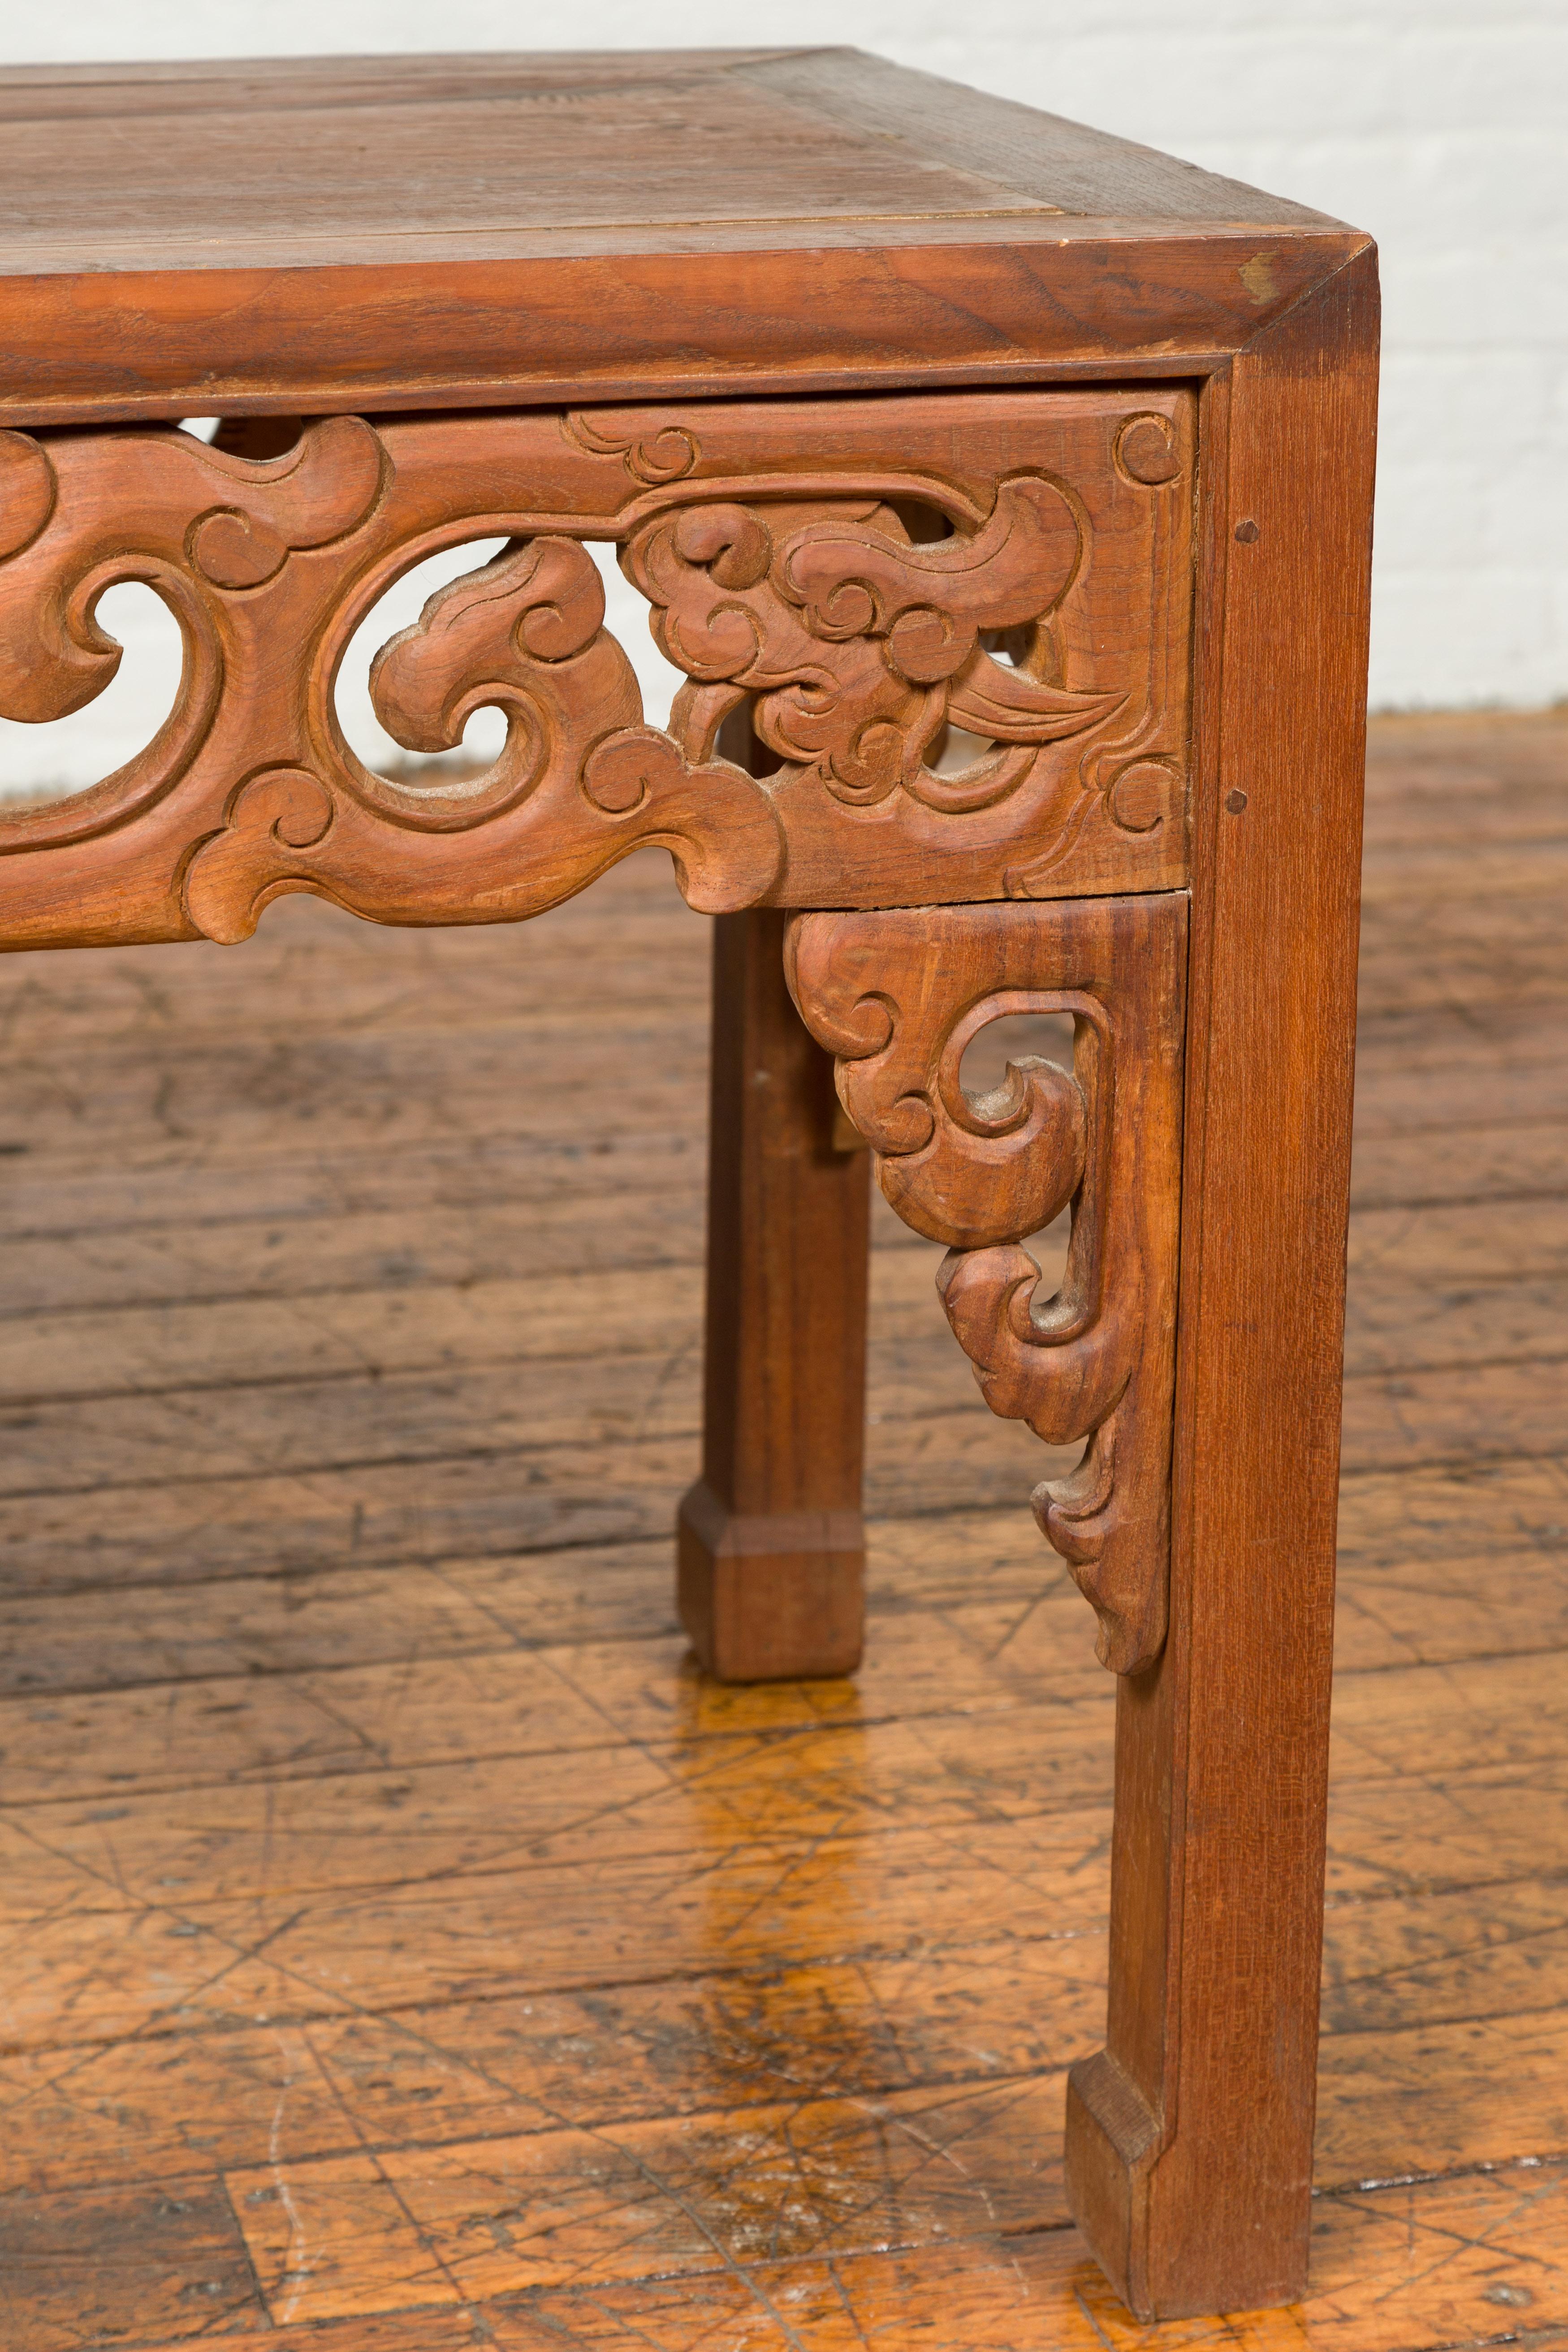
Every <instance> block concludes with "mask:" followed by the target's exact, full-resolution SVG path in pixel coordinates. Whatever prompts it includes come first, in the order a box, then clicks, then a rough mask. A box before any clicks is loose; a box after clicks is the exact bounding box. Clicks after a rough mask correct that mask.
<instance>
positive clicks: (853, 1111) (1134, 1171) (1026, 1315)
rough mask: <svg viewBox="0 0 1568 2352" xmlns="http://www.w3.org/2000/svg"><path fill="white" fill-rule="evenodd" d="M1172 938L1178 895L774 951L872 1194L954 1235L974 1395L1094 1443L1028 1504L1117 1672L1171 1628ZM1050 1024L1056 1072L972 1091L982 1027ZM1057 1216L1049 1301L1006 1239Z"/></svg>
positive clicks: (848, 936) (1146, 1660) (850, 919)
mask: <svg viewBox="0 0 1568 2352" xmlns="http://www.w3.org/2000/svg"><path fill="white" fill-rule="evenodd" d="M1185 947H1186V901H1185V898H1184V897H1183V896H1181V895H1179V894H1170V895H1165V894H1160V895H1152V896H1150V897H1147V898H1123V899H1100V900H1092V899H1086V900H1080V901H1078V902H1058V903H1057V904H1053V905H1049V906H1043V907H1032V908H1021V907H1016V906H1001V907H942V908H917V909H906V910H901V911H898V912H892V913H881V914H876V915H865V914H844V915H829V914H808V915H800V916H797V917H796V918H795V920H794V922H793V923H792V924H791V926H790V929H789V934H788V944H787V947H786V965H787V970H788V974H789V981H790V987H791V990H792V992H793V993H794V995H795V1003H797V1005H798V1006H799V1007H800V1011H801V1014H802V1017H803V1018H804V1019H805V1023H806V1025H807V1026H808V1027H809V1028H810V1029H811V1031H812V1033H813V1034H814V1035H815V1036H816V1039H817V1041H818V1043H819V1044H821V1045H825V1046H826V1047H827V1048H828V1050H829V1051H831V1052H832V1053H833V1054H834V1055H836V1056H837V1074H838V1091H839V1096H840V1098H841V1100H842V1101H843V1104H844V1108H845V1109H846V1110H847V1112H848V1114H849V1117H850V1118H852V1119H853V1120H854V1121H855V1123H856V1125H857V1126H858V1128H859V1129H860V1130H861V1132H862V1133H863V1134H864V1135H865V1136H866V1137H867V1139H868V1141H869V1142H870V1143H871V1144H872V1145H873V1146H874V1147H875V1149H876V1150H877V1153H878V1174H879V1181H880V1183H881V1186H882V1190H883V1192H884V1193H885V1194H886V1195H887V1197H888V1199H889V1201H890V1202H891V1203H892V1205H893V1207H894V1208H895V1209H896V1210H897V1211H898V1213H899V1214H900V1216H901V1217H902V1218H903V1219H904V1221H905V1222H906V1223H909V1224H910V1225H912V1226H914V1227H915V1229H916V1230H917V1231H918V1232H920V1233H922V1234H927V1235H929V1236H930V1237H931V1239H933V1240H937V1241H942V1242H945V1243H947V1244H948V1245H949V1247H948V1255H947V1256H946V1257H945V1258H944V1260H943V1261H942V1268H941V1271H940V1273H939V1275H938V1277H937V1282H938V1288H939V1290H940V1292H941V1295H942V1305H943V1307H944V1308H945V1309H946V1312H947V1317H948V1320H949V1322H950V1324H951V1325H952V1329H953V1332H954V1334H955V1336H956V1337H957V1339H958V1340H959V1343H960V1345H961V1346H962V1347H963V1350H964V1352H965V1354H966V1355H968V1356H969V1358H970V1359H971V1361H972V1362H973V1367H974V1371H975V1376H976V1379H977V1380H978V1381H979V1383H980V1387H981V1390H982V1391H983V1393H984V1397H985V1399H986V1402H987V1403H988V1404H989V1405H990V1406H991V1407H992V1410H993V1411H994V1412H997V1413H1000V1414H1002V1415H1003V1416H1004V1417H1005V1418H1006V1419H1010V1420H1017V1421H1023V1422H1026V1423H1027V1424H1028V1425H1029V1427H1030V1428H1031V1429H1033V1430H1034V1431H1035V1433H1036V1434H1037V1436H1039V1437H1041V1438H1043V1439H1044V1440H1045V1441H1046V1442H1047V1444H1053V1445H1068V1444H1076V1443H1078V1442H1079V1440H1087V1444H1086V1446H1085V1451H1084V1454H1083V1457H1082V1459H1081V1461H1080V1463H1079V1465H1078V1466H1077V1468H1076V1469H1074V1470H1073V1471H1072V1472H1071V1473H1070V1474H1069V1475H1068V1476H1066V1477H1062V1478H1054V1479H1047V1481H1045V1482H1044V1483H1043V1484H1042V1485H1041V1486H1038V1487H1037V1489H1036V1492H1035V1496H1034V1507H1035V1513H1036V1517H1037V1519H1038V1520H1039V1523H1040V1526H1041V1528H1042V1529H1043V1530H1044V1532H1045V1534H1046V1536H1047V1538H1048V1539H1049V1541H1050V1542H1051V1543H1052V1545H1053V1546H1054V1547H1055V1548H1056V1549H1057V1550H1058V1551H1059V1552H1060V1553H1061V1554H1062V1555H1063V1557H1064V1558H1065V1559H1067V1561H1068V1566H1069V1567H1070V1569H1071V1570H1072V1573H1073V1575H1074V1577H1075V1578H1076V1579H1077V1580H1078V1582H1079V1585H1080V1587H1081V1588H1082V1590H1083V1591H1084V1593H1085V1594H1086V1596H1087V1597H1088V1599H1089V1601H1090V1602H1091V1604H1092V1605H1093V1607H1094V1610H1095V1612H1096V1614H1097V1616H1098V1617H1099V1619H1100V1639H1099V1645H1098V1646H1099V1651H1100V1657H1101V1659H1102V1660H1103V1662H1104V1663H1105V1664H1107V1665H1108V1666H1110V1667H1111V1668H1112V1669H1113V1670H1114V1671H1115V1672H1117V1673H1119V1674H1134V1673H1137V1672H1138V1671H1140V1670H1141V1669H1142V1667H1144V1666H1146V1665H1148V1664H1152V1661H1153V1660H1154V1659H1155V1658H1156V1657H1158V1655H1159V1654H1160V1650H1161V1648H1162V1646H1163V1641H1164V1635H1165V1611H1166V1591H1167V1582H1168V1570H1169V1545H1170V1504H1169V1486H1170V1452H1171V1428H1172V1414H1173V1392H1174V1387H1173V1384H1174V1349H1175V1286H1176V1230H1177V1201H1178V1193H1179V1183H1180V1134H1181V1065H1182V1038H1183V1002H1184V967H1185ZM1063 1012H1065V1013H1071V1015H1072V1016H1073V1020H1074V1025H1075V1032H1076V1044H1075V1049H1074V1057H1073V1068H1072V1070H1071V1071H1070V1072H1068V1071H1065V1070H1062V1069H1059V1068H1058V1067H1057V1066H1056V1065H1054V1064H1053V1063H1050V1062H1047V1061H1044V1060H1036V1059H1027V1060H1025V1061H1022V1062H1018V1063H1015V1064H1010V1065H1009V1066H1008V1070H1007V1076H1006V1079H1005V1083H1004V1084H1003V1086H1002V1087H999V1088H998V1089H996V1090H995V1091H994V1093H993V1094H991V1095H990V1096H987V1097H982V1098H981V1099H979V1100H973V1101H972V1100H971V1099H970V1098H969V1097H966V1096H965V1095H964V1093H963V1088H962V1087H961V1086H960V1084H959V1071H960V1066H961V1065H962V1062H963V1054H964V1051H965V1048H966V1047H967V1046H968V1045H969V1044H970V1043H971V1041H972V1040H973V1038H974V1037H975V1036H977V1035H978V1034H979V1033H980V1031H981V1030H982V1029H984V1027H986V1026H987V1025H988V1024H990V1023H991V1022H993V1021H996V1020H1000V1019H1002V1018H1004V1017H1005V1016H1008V1015H1011V1014H1016V1013H1063ZM1069 1204H1070V1207H1071V1211H1072V1236H1071V1241H1070V1244H1069V1246H1068V1264H1067V1272H1066V1276H1065V1279H1064V1281H1063V1283H1062V1286H1061V1288H1060V1290H1059V1291H1058V1294H1057V1295H1056V1297H1053V1298H1049V1299H1046V1300H1042V1299H1040V1297H1039V1296H1038V1290H1039V1283H1040V1268H1039V1266H1038V1265H1037V1263H1036V1261H1035V1259H1034V1258H1033V1257H1031V1256H1030V1255H1029V1254H1028V1252H1027V1251H1026V1249H1025V1248H1024V1247H1023V1246H1022V1244H1023V1243H1024V1241H1025V1240H1026V1238H1027V1237H1028V1236H1029V1235H1030V1234H1034V1233H1037V1232H1039V1231H1040V1230H1041V1229H1042V1228H1043V1227H1044V1226H1046V1225H1047V1224H1048V1223H1051V1221H1052V1220H1053V1219H1054V1218H1055V1217H1056V1216H1058V1214H1059V1213H1061V1211H1062V1210H1063V1209H1064V1208H1066V1207H1068V1206H1069Z"/></svg>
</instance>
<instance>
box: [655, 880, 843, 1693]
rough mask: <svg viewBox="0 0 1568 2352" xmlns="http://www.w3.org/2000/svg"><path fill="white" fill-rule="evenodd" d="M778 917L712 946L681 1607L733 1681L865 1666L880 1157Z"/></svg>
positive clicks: (741, 925)
mask: <svg viewBox="0 0 1568 2352" xmlns="http://www.w3.org/2000/svg"><path fill="white" fill-rule="evenodd" d="M784 920H785V918H784V914H783V912H782V911H781V910H778V909H774V908H756V909H753V910H751V911H748V912H746V913H743V914H737V915H721V916H720V917H719V918H718V919H717V921H716V923H715V926H714V938H713V1060H712V1076H711V1125H710V1139H709V1209H708V1299H707V1332H706V1354H705V1369H704V1385H703V1441H702V1475H701V1477H700V1479H699V1480H698V1482H697V1484H696V1485H695V1486H692V1487H691V1489H690V1490H689V1493H688V1494H687V1495H686V1496H685V1498H684V1500H683V1501H682V1503H681V1506H680V1514H679V1599H680V1615H681V1622H682V1623H683V1624H684V1625H685V1627H686V1630H687V1632H688V1633H689V1635H690V1637H691V1642H692V1645H693V1647H694V1649H695V1650H696V1653H697V1655H698V1657H699V1659H700V1661H701V1664H702V1665H703V1666H704V1667H705V1668H706V1669H707V1671H708V1672H709V1673H710V1674H713V1675H719V1676H721V1678H722V1679H723V1680H724V1681H726V1682H752V1681H763V1680H767V1679H770V1678H776V1677H783V1676H792V1677H793V1676H795V1675H844V1674H849V1673H851V1672H852V1671H853V1670H854V1668H855V1667H856V1666H857V1665H858V1664H859V1660H860V1645H861V1625H862V1615H863V1602H862V1594H863V1583H864V1566H865V1536H864V1530H863V1524H862V1520H861V1508H860V1501H861V1498H860V1480H861V1465H862V1461H863V1457H864V1451H865V1420H866V1300H867V1286H868V1229H869V1217H870V1170H869V1155H868V1153H867V1152H865V1151H863V1150H842V1149H840V1148H839V1142H838V1140H837V1139H836V1126H837V1121H836V1112H837V1102H836V1099H835V1096H834V1090H833V1064H832V1060H831V1058H830V1056H829V1055H826V1054H825V1053H824V1052H823V1051H822V1050H821V1048H820V1047H819V1046H818V1045H816V1044H815V1043H814V1041H813V1039H812V1038H811V1037H810V1036H809V1034H807V1032H806V1030H805V1026H804V1024H803V1023H802V1021H801V1019H800V1016H799V1014H798V1013H796V1012H795V1007H794V1005H793V1004H792V1003H791V1002H790V997H789V992H788V990H787V988H786V987H785V985H784V956H783V948H784Z"/></svg>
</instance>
